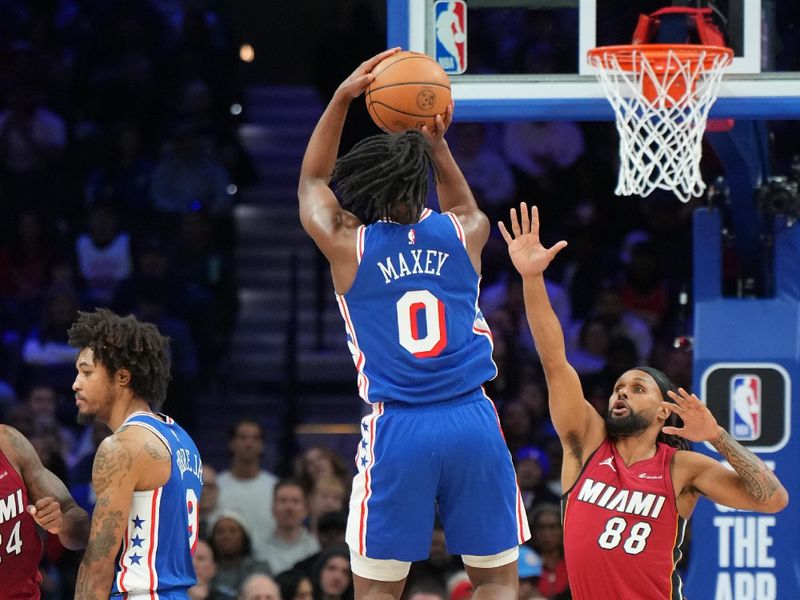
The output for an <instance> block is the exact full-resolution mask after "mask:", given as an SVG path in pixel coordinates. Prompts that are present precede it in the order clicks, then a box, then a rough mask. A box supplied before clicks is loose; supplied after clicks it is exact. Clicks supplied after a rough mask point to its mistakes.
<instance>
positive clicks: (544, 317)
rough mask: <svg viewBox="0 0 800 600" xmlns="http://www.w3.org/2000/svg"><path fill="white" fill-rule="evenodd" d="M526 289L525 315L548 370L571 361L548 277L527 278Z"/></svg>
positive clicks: (524, 285) (524, 289) (540, 355)
mask: <svg viewBox="0 0 800 600" xmlns="http://www.w3.org/2000/svg"><path fill="white" fill-rule="evenodd" d="M522 290H523V295H524V299H525V316H526V317H527V318H528V326H529V327H530V329H531V334H532V335H533V341H534V343H535V344H536V351H537V353H538V354H539V359H540V360H541V362H542V367H543V368H544V370H545V373H546V372H547V371H548V370H549V369H551V368H554V367H557V366H562V365H563V364H565V363H566V361H567V355H566V347H565V345H564V332H563V331H562V329H561V323H560V322H559V320H558V317H557V316H556V313H555V311H553V307H552V306H551V305H550V298H549V297H548V296H547V288H546V287H545V283H544V276H543V275H541V274H540V275H537V276H534V277H523V279H522Z"/></svg>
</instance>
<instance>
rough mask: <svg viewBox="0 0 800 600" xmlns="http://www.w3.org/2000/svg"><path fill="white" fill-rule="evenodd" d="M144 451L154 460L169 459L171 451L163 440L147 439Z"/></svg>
mask: <svg viewBox="0 0 800 600" xmlns="http://www.w3.org/2000/svg"><path fill="white" fill-rule="evenodd" d="M143 450H144V452H146V453H147V454H148V455H149V456H150V458H152V459H153V460H169V459H170V456H169V452H168V451H167V448H166V446H164V443H163V442H161V441H152V442H151V441H147V442H145V444H144V448H143Z"/></svg>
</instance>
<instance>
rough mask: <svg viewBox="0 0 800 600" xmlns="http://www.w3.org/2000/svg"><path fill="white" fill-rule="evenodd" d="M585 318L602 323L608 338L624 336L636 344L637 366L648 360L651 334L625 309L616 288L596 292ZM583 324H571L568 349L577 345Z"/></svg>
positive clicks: (643, 323) (607, 287)
mask: <svg viewBox="0 0 800 600" xmlns="http://www.w3.org/2000/svg"><path fill="white" fill-rule="evenodd" d="M587 318H588V319H592V318H596V319H599V320H600V321H602V322H603V323H604V324H605V326H606V329H607V331H608V333H609V335H610V336H612V337H615V336H625V337H627V338H628V339H630V340H631V341H632V342H633V343H634V344H636V352H637V364H642V363H645V362H647V361H648V360H649V358H650V352H651V351H652V349H653V334H652V332H651V331H650V327H649V326H648V324H647V323H646V322H645V321H644V320H642V319H641V318H640V317H638V316H637V315H636V314H634V313H633V312H631V311H630V310H628V309H626V307H625V305H624V304H623V302H622V298H621V296H620V293H619V291H618V290H617V289H616V288H614V287H612V286H606V287H604V288H602V289H601V290H600V291H599V292H598V294H597V297H596V300H595V302H594V304H593V305H592V307H591V309H590V311H589V316H588V317H587ZM585 323H586V320H579V321H576V322H574V323H573V326H572V332H571V333H570V334H568V337H569V341H568V342H567V345H568V347H569V348H574V347H576V346H577V345H578V343H579V337H580V331H581V329H582V328H583V326H584V324H585Z"/></svg>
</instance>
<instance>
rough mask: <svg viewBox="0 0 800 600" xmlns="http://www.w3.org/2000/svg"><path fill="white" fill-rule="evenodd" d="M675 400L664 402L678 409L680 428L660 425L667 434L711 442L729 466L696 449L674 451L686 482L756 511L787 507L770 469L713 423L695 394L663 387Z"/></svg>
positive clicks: (718, 500)
mask: <svg viewBox="0 0 800 600" xmlns="http://www.w3.org/2000/svg"><path fill="white" fill-rule="evenodd" d="M668 393H669V395H670V397H671V398H672V399H673V400H674V401H675V404H672V403H669V402H665V403H664V404H663V405H664V406H665V407H667V408H669V410H671V411H672V412H674V413H676V414H678V416H680V417H681V419H682V420H683V422H684V426H683V427H682V428H676V427H664V428H663V431H664V433H667V434H677V435H680V436H683V437H685V438H686V439H688V440H691V441H694V442H710V443H711V444H712V445H713V446H714V448H716V449H717V451H718V452H719V453H720V454H721V455H722V456H723V458H725V459H726V460H727V461H728V463H730V465H731V467H733V471H731V470H730V469H727V468H725V467H724V466H722V464H720V463H719V462H718V461H716V460H714V459H713V458H711V457H709V456H705V455H703V454H699V453H697V452H679V453H678V454H679V455H680V456H678V457H676V460H677V463H676V466H677V467H678V469H679V473H678V475H679V476H682V477H685V480H686V484H685V487H686V488H688V490H689V491H690V492H692V493H695V494H702V495H704V496H706V497H708V498H709V499H710V500H712V501H713V502H716V503H717V504H724V505H725V506H730V507H731V508H739V509H743V510H753V511H758V512H778V511H779V510H782V509H783V508H785V507H786V505H787V504H788V502H789V494H788V492H787V491H786V488H784V487H783V485H781V482H780V481H779V480H778V478H777V476H776V475H775V473H773V472H772V470H770V468H769V467H768V466H767V465H765V464H764V462H763V461H762V460H761V459H760V458H758V457H757V456H756V455H755V454H753V453H752V452H750V450H748V449H747V448H745V447H744V446H742V445H741V444H740V443H739V442H737V441H736V440H734V439H733V438H732V437H731V436H730V434H729V433H728V432H727V431H725V430H724V429H723V428H722V427H720V426H719V425H718V424H717V421H716V419H715V418H714V416H713V415H712V414H711V411H709V410H708V408H707V407H706V406H705V404H703V403H702V402H700V399H699V398H698V397H697V396H695V395H694V394H689V393H688V392H687V391H686V390H684V389H682V388H681V389H679V390H678V393H674V392H668Z"/></svg>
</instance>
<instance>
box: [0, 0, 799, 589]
mask: <svg viewBox="0 0 800 600" xmlns="http://www.w3.org/2000/svg"><path fill="white" fill-rule="evenodd" d="M356 4H357V6H358V7H360V9H364V8H365V7H366V6H367V4H365V3H356ZM359 14H361V13H359ZM351 25H352V24H351ZM342 26H343V27H344V25H342ZM337 31H338V30H337ZM347 31H349V32H350V33H352V35H353V36H355V37H356V38H359V35H358V31H357V30H355V29H353V27H352V26H351V27H350V29H348V30H347ZM553 31H554V29H553V26H552V23H551V24H548V21H547V19H537V20H535V22H534V23H533V25H532V28H531V30H530V31H527V33H525V35H526V36H528V37H525V36H523V37H522V38H519V36H517V38H512V37H507V38H504V39H505V42H506V43H505V46H502V47H498V48H488V47H487V48H480V46H479V44H480V43H481V40H482V39H484V38H482V37H481V36H480V30H477V32H478V33H477V34H476V36H475V44H476V46H475V48H476V53H475V55H474V56H475V59H476V60H477V61H478V62H477V63H476V66H475V68H476V69H478V70H480V55H481V51H483V52H484V53H494V54H495V59H497V57H500V58H503V57H505V58H503V59H504V60H508V61H512V62H513V64H514V65H516V67H515V68H520V69H523V70H525V72H537V73H546V72H554V71H558V70H559V69H560V67H559V65H558V64H557V63H556V62H554V57H555V56H558V55H559V54H558V53H557V52H553V51H552V49H550V48H549V47H548V43H551V42H552V43H555V41H554V40H558V39H560V38H559V37H558V36H557V35H556V36H554V34H553ZM348 35H349V34H348ZM531 36H533V37H531ZM359 39H361V42H362V45H361V46H359V47H358V51H359V55H358V56H357V57H355V58H354V61H355V60H361V59H363V58H364V56H366V55H367V54H368V53H369V52H371V51H372V50H378V49H380V48H369V46H370V44H375V45H377V44H379V43H380V40H379V39H377V38H376V39H375V40H371V41H370V42H369V43H365V42H364V38H363V36H361V37H360V38H359ZM486 39H489V37H486ZM492 39H498V38H497V37H496V36H495V37H494V38H492ZM514 39H517V41H520V39H521V40H522V41H521V42H520V44H518V45H517V46H513V47H512V45H511V42H512V41H513V40H514ZM526 40H527V41H526ZM531 40H535V41H536V43H535V44H534V43H533V42H532V41H531ZM365 46H366V47H365ZM339 48H340V51H341V52H342V53H343V54H347V52H346V50H341V49H342V48H344V46H341V45H340V46H339ZM326 52H327V50H326ZM0 53H2V60H1V61H0V83H1V84H2V85H0V90H2V92H1V93H2V106H0V201H2V203H3V207H4V213H5V214H4V216H5V218H4V219H3V220H2V221H0V233H2V236H0V356H1V358H2V360H0V409H2V412H3V419H4V422H5V423H8V424H10V425H12V426H14V427H16V428H17V429H19V430H20V431H22V432H23V433H24V434H25V435H26V436H27V437H28V438H29V439H30V440H31V441H32V442H33V444H34V446H35V447H36V449H37V451H38V452H39V454H40V455H41V457H42V459H43V461H44V463H45V464H46V465H47V466H48V468H50V470H52V471H53V472H54V473H55V474H56V475H58V476H59V477H60V478H61V479H62V480H64V481H65V482H67V484H68V485H69V487H70V490H71V492H72V494H73V495H74V497H75V498H76V500H78V502H79V503H80V504H81V505H82V506H83V507H84V508H86V509H87V510H91V508H92V505H93V493H92V489H91V467H92V459H93V455H94V451H95V449H96V447H97V445H98V444H99V442H100V441H101V440H102V439H103V438H104V437H105V435H107V433H108V431H107V430H106V429H105V427H104V426H101V425H94V426H90V427H87V428H83V429H79V428H77V427H76V426H75V425H74V424H73V423H74V406H73V405H72V402H70V399H69V397H67V396H66V394H68V393H69V392H68V385H69V382H71V381H72V380H73V378H74V361H75V351H74V349H72V348H70V347H69V346H68V345H67V343H66V341H67V329H68V327H69V325H70V324H71V323H72V321H73V320H74V318H75V316H76V313H77V311H78V310H80V309H84V308H85V309H91V308H94V307H96V306H108V307H111V308H112V309H114V310H116V311H118V312H120V313H123V314H124V313H135V314H136V315H137V316H138V317H139V318H140V319H142V320H145V321H150V322H153V323H155V324H157V325H158V327H159V329H160V330H161V331H162V332H163V333H164V334H166V335H168V336H169V337H170V338H171V344H172V352H173V356H172V359H173V381H172V383H171V385H170V392H169V399H168V401H167V405H166V411H167V412H168V413H169V414H170V415H171V416H173V417H175V418H176V419H177V420H178V421H179V422H181V423H182V424H183V425H184V426H185V427H186V428H187V430H189V431H190V432H192V430H193V425H194V423H195V417H196V411H195V410H194V408H195V407H194V405H193V402H192V399H193V398H194V397H195V395H196V394H197V393H202V391H203V390H204V389H207V388H208V386H209V385H210V384H211V383H212V380H213V379H214V378H215V377H217V376H219V375H220V374H221V373H222V372H223V371H224V370H225V368H226V361H227V360H228V356H229V341H230V337H231V332H232V328H233V325H234V322H235V319H236V314H237V288H236V280H235V275H234V273H235V270H234V267H233V247H234V243H235V236H234V233H233V227H232V210H233V207H234V204H235V202H236V200H237V194H238V192H239V191H240V190H241V188H242V187H243V186H248V185H252V184H253V183H254V182H255V174H254V173H255V169H254V168H253V165H252V164H251V162H250V158H249V157H248V156H247V155H246V153H245V152H244V151H243V149H242V147H241V144H240V141H239V139H238V137H237V126H238V123H237V114H238V113H239V112H241V102H242V99H241V82H240V81H239V79H238V77H237V67H236V65H237V64H238V63H237V57H236V53H237V51H236V49H235V48H234V47H233V44H232V40H231V32H230V30H229V28H228V26H227V25H226V21H225V19H224V17H223V15H221V14H220V13H219V12H218V11H217V10H215V8H214V7H212V5H211V3H210V2H209V0H182V1H179V0H117V1H115V2H113V3H107V2H98V1H95V0H89V1H85V0H37V1H36V2H28V1H25V0H0ZM346 58H347V60H348V61H349V60H350V56H349V54H348V55H347V57H346ZM343 59H344V57H343ZM353 64H355V62H354V63H353ZM345 68H352V65H351V64H350V63H349V62H348V63H347V65H346V67H345ZM346 72H349V71H346ZM336 81H338V80H336ZM317 85H318V87H319V88H320V89H323V90H326V93H327V92H329V90H330V86H331V85H335V83H331V82H327V81H318V82H317ZM325 99H327V98H323V100H325ZM233 107H239V108H238V109H236V110H234V109H233ZM456 110H457V109H456ZM363 116H364V115H362V117H363ZM792 127H793V128H790V127H784V131H794V130H795V129H796V127H795V126H794V125H793V126H792ZM372 133H374V131H372ZM448 139H449V140H450V145H451V147H452V150H453V154H454V156H455V157H456V160H457V162H458V163H459V165H460V166H461V168H462V170H463V172H464V174H465V176H466V178H467V180H468V182H469V183H470V185H471V187H472V189H473V192H474V194H475V196H476V198H477V200H478V202H479V204H480V206H481V207H482V208H483V209H484V210H485V212H486V213H487V214H488V215H489V216H490V218H491V220H492V222H493V223H496V221H498V220H500V219H506V218H507V216H508V210H509V208H510V207H512V206H515V205H517V204H518V203H519V201H521V200H525V201H528V202H533V203H535V204H537V205H538V206H539V209H540V214H541V218H542V222H543V228H542V236H543V240H544V241H545V243H546V244H547V245H549V244H552V243H554V242H555V241H558V240H560V239H566V240H568V241H569V246H568V247H567V248H566V249H565V250H564V251H563V252H562V253H561V254H560V255H559V259H558V260H557V261H556V262H555V263H554V264H553V265H552V266H551V268H550V269H549V270H548V272H547V274H546V275H547V286H548V290H549V293H550V297H551V299H552V302H553V305H554V308H555V310H556V313H557V314H558V316H559V318H560V320H561V323H562V325H563V328H564V331H565V336H566V343H567V351H568V356H569V361H570V362H571V364H572V365H573V366H574V367H575V368H576V370H577V372H578V374H579V375H580V377H581V380H582V383H583V386H584V391H585V393H586V397H587V399H588V400H589V401H590V402H592V403H594V404H595V406H596V407H597V409H598V411H601V412H603V411H605V410H606V404H607V399H608V396H609V393H610V390H611V388H612V385H613V382H614V380H615V379H616V377H617V376H618V375H619V374H620V373H622V372H623V371H624V370H626V369H628V368H630V367H633V366H635V365H638V364H650V365H652V366H655V367H657V368H660V369H661V370H663V371H664V372H665V373H666V374H667V375H668V376H669V377H670V378H671V379H672V381H673V382H675V383H676V384H677V385H681V386H685V387H687V388H688V387H691V383H692V373H691V367H692V358H691V351H690V350H691V349H690V347H686V346H684V345H682V344H680V343H678V344H676V343H675V342H676V340H680V339H687V337H688V336H691V331H690V324H691V315H690V314H689V312H688V311H689V310H690V308H689V306H687V305H686V303H685V302H682V301H681V298H682V297H683V296H682V295H683V294H684V293H685V292H687V290H688V288H689V287H690V282H691V252H692V244H691V227H690V221H691V214H692V211H693V209H694V208H695V205H694V204H693V203H689V204H687V205H681V204H679V203H678V202H677V200H676V199H675V198H674V197H673V196H672V195H670V194H654V195H653V196H651V197H650V198H648V199H646V200H641V199H638V198H619V197H616V196H614V195H613V189H614V181H615V178H616V170H617V164H616V156H617V150H616V144H617V136H616V133H615V131H614V128H613V124H610V123H570V122H560V121H559V122H555V121H554V122H540V123H534V122H510V123H491V124H490V123H462V122H457V123H456V124H454V125H453V126H452V128H451V131H450V132H449V134H448ZM781 139H783V140H785V139H787V136H786V135H784V136H782V137H781V136H780V135H779V136H778V141H780V140H781ZM794 148H795V146H794V145H788V144H786V145H785V148H784V149H785V150H786V151H785V152H784V153H783V154H787V152H788V150H789V149H794ZM345 149H346V147H345ZM794 151H796V150H794ZM784 159H785V157H783V159H782V158H781V157H780V156H779V157H778V158H777V159H776V160H784ZM703 168H704V171H705V179H706V180H707V181H710V180H711V179H712V178H713V177H714V176H715V175H716V174H719V172H720V171H721V169H720V166H719V165H718V164H717V163H716V162H715V159H714V156H713V152H711V151H710V150H709V151H707V152H706V158H705V159H704V163H703ZM483 271H484V272H483V280H482V293H481V308H482V311H483V313H484V315H485V316H486V318H487V320H488V322H489V324H490V326H491V327H492V331H493V334H494V352H495V361H496V363H497V365H498V369H499V375H498V377H497V379H495V380H494V381H492V382H490V383H489V384H488V385H487V392H488V393H489V395H490V396H491V397H492V398H493V399H494V400H495V402H496V404H497V406H498V410H499V413H500V418H501V424H502V426H503V429H504V433H505V439H506V442H507V444H508V447H509V451H510V452H511V454H512V457H513V458H514V462H515V466H516V469H517V476H518V480H519V485H520V488H521V492H522V498H523V501H524V503H525V507H526V509H527V511H528V518H529V521H530V524H531V530H532V533H533V539H532V540H531V542H529V544H527V545H526V546H524V547H523V548H522V549H521V556H520V567H519V569H520V600H528V599H542V598H547V599H551V600H552V599H559V600H563V599H565V598H569V590H568V584H567V578H566V570H565V567H564V561H563V544H562V531H561V523H560V508H559V502H560V497H561V493H562V490H561V484H560V465H561V445H560V443H559V442H558V440H557V439H556V437H555V432H554V430H553V428H552V426H551V424H550V418H549V414H548V406H547V392H546V386H545V382H544V379H543V375H542V372H541V369H540V367H539V363H538V360H537V357H536V350H535V348H534V345H533V341H532V338H531V336H530V333H529V330H528V327H527V324H526V320H525V312H524V306H523V299H522V289H521V284H520V281H519V278H518V277H517V276H516V275H515V273H514V270H513V268H512V266H511V265H510V263H509V260H508V256H507V252H506V248H505V244H504V242H503V241H502V239H501V238H500V237H499V235H497V230H496V227H493V235H492V237H491V238H490V240H489V243H488V244H487V247H486V250H485V253H484V256H483ZM301 376H302V374H301ZM354 388H355V386H354ZM352 402H358V400H357V398H355V393H354V397H353V399H352ZM232 410H235V409H234V408H232ZM220 435H223V433H222V432H221V433H220ZM279 435H280V432H274V431H264V430H263V428H262V425H261V423H260V422H259V419H258V415H251V417H249V418H245V419H242V420H240V421H238V422H237V423H236V424H235V425H234V426H233V427H232V428H231V430H230V432H228V450H229V461H228V462H227V463H226V464H224V465H223V464H219V465H216V464H214V465H212V464H210V463H207V464H206V465H205V468H204V472H203V479H204V492H203V495H202V498H201V506H200V511H201V512H200V517H201V529H200V532H199V540H198V542H197V550H196V553H195V558H194V560H195V568H196V571H197V576H198V585H197V586H195V588H193V589H192V590H191V597H192V598H193V600H204V599H208V600H219V599H232V598H237V597H239V598H242V600H249V599H250V598H255V597H260V598H269V599H270V600H350V599H352V596H353V582H352V576H351V574H350V567H349V554H348V552H347V549H346V547H345V546H344V534H345V524H346V511H347V499H348V497H349V492H350V485H351V478H352V474H353V472H354V468H353V465H352V464H351V462H350V460H349V459H348V460H347V461H345V460H343V459H342V458H341V457H340V456H338V455H337V454H336V453H335V452H333V451H332V450H331V449H329V448H326V447H324V446H314V447H310V448H306V449H304V450H303V451H302V453H301V454H300V455H298V456H297V457H294V458H295V461H294V462H295V468H294V470H293V471H292V472H287V473H280V474H277V475H276V474H273V473H271V472H269V471H267V470H265V468H264V466H265V465H264V461H263V457H264V445H265V442H266V440H265V438H267V439H268V438H270V437H278V436H279ZM215 467H216V468H215ZM47 544H48V546H47V552H46V557H45V560H44V562H43V564H42V572H43V574H44V581H43V586H42V587H43V596H44V598H45V599H46V600H56V599H59V598H62V597H63V598H71V597H72V590H73V589H74V578H75V571H76V567H77V558H78V556H77V555H76V554H75V553H73V552H69V551H67V550H65V549H63V548H62V547H61V546H60V545H59V544H58V541H57V539H55V538H54V537H52V536H51V538H50V539H48V542H47ZM470 595H471V588H470V585H469V582H468V581H467V580H466V579H465V573H464V567H463V564H462V563H461V561H460V558H459V557H457V556H452V555H450V554H448V552H447V545H446V539H445V535H444V531H443V530H442V528H441V526H440V525H439V524H437V525H436V527H435V528H434V532H433V535H432V540H431V553H430V557H429V559H428V560H426V561H423V562H420V563H415V564H414V565H413V567H412V570H411V574H410V577H409V582H408V585H407V587H406V592H405V596H406V599H407V600H468V599H469V597H470Z"/></svg>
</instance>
